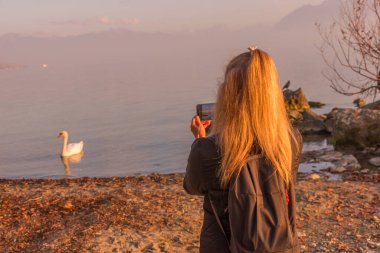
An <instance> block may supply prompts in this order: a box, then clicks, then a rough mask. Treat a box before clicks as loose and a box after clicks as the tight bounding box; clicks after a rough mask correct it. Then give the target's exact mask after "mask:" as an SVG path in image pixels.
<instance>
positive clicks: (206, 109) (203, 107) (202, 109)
mask: <svg viewBox="0 0 380 253" xmlns="http://www.w3.org/2000/svg"><path fill="white" fill-rule="evenodd" d="M214 113H215V103H207V104H198V105H197V115H198V116H199V118H200V119H201V120H211V119H212V118H213V117H214Z"/></svg>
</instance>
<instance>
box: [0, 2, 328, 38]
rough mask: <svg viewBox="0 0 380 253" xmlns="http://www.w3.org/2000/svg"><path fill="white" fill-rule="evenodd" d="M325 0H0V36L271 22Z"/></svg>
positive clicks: (170, 29)
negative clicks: (300, 8)
mask: <svg viewBox="0 0 380 253" xmlns="http://www.w3.org/2000/svg"><path fill="white" fill-rule="evenodd" d="M322 2H323V0H239V1H231V0H206V1H205V0H0V35H1V34H7V33H16V34H23V35H43V36H48V35H55V36H67V35H75V34H82V33H88V32H96V31H102V30H108V29H129V30H134V31H143V32H178V31H193V30H200V29H207V28H210V27H214V26H224V27H228V28H231V29H239V28H245V27H249V26H254V25H268V24H269V25H270V24H273V23H275V22H277V21H279V20H280V19H281V18H283V17H284V16H286V15H287V14H289V13H290V12H291V11H293V10H295V9H296V8H298V7H300V6H302V5H307V4H311V5H318V4H320V3H322Z"/></svg>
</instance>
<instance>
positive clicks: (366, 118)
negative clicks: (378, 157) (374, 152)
mask: <svg viewBox="0 0 380 253" xmlns="http://www.w3.org/2000/svg"><path fill="white" fill-rule="evenodd" d="M325 127H326V130H327V131H328V132H330V133H331V135H332V137H333V142H334V144H335V145H336V146H343V145H353V146H355V147H356V148H359V149H363V148H365V147H368V146H373V145H375V144H378V143H380V110H371V109H351V108H334V109H332V111H331V112H330V113H328V114H327V118H326V120H325Z"/></svg>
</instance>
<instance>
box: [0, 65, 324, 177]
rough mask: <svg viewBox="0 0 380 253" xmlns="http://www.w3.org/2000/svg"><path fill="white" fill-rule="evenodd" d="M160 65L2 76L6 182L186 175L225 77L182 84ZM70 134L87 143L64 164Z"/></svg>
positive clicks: (0, 135) (192, 78) (1, 169)
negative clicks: (198, 120)
mask: <svg viewBox="0 0 380 253" xmlns="http://www.w3.org/2000/svg"><path fill="white" fill-rule="evenodd" d="M155 68H158V71H156V72H155V73H161V74H159V75H158V74H155V75H147V74H146V73H144V72H143V71H141V70H138V69H137V68H136V69H133V68H132V69H131V68H130V67H126V66H124V65H123V64H110V65H106V66H104V65H100V64H96V63H94V64H92V65H87V66H60V67H59V68H58V67H54V66H49V67H48V68H40V67H28V68H21V69H15V70H2V71H0V105H1V106H0V115H1V127H0V178H21V177H24V178H49V177H52V178H60V177H65V176H66V174H68V173H69V174H70V176H71V177H81V176H96V177H108V176H125V175H135V174H142V173H148V172H161V173H166V172H183V171H184V170H185V166H186V159H187V155H188V152H189V149H190V145H191V143H192V141H193V137H192V135H191V133H190V131H189V121H190V118H191V117H192V115H193V114H194V112H195V104H196V103H202V102H212V101H214V98H215V93H216V89H217V85H216V83H217V81H216V80H217V78H216V77H215V78H209V79H208V78H204V77H200V76H198V75H197V73H191V72H190V73H185V72H183V73H179V74H182V75H183V76H187V77H188V78H187V79H183V80H182V79H181V81H178V80H179V79H178V78H176V77H173V76H171V71H172V70H169V69H167V67H165V66H155ZM213 76H215V75H213ZM64 129H65V130H67V131H68V132H69V134H70V139H69V142H77V141H80V140H83V141H84V143H85V145H84V156H83V157H82V160H81V162H80V163H74V162H72V161H71V162H70V161H68V163H67V161H65V162H66V164H64V163H63V161H61V159H60V156H59V153H60V149H61V143H62V140H61V139H57V135H58V132H59V131H61V130H64ZM318 145H319V144H318V142H317V143H314V144H313V143H312V144H311V146H312V147H314V148H315V146H317V147H318ZM320 145H322V146H324V145H325V144H323V143H322V144H320ZM309 146H310V145H309ZM311 146H310V147H311ZM307 149H309V148H307ZM65 169H66V170H65ZM68 169H69V172H68Z"/></svg>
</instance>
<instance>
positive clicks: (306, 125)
mask: <svg viewBox="0 0 380 253" xmlns="http://www.w3.org/2000/svg"><path fill="white" fill-rule="evenodd" d="M300 114H301V117H302V120H294V121H293V125H294V126H295V127H297V128H298V129H299V130H300V132H301V133H303V134H316V133H325V132H326V127H325V124H324V118H323V117H322V116H320V115H318V114H316V113H315V112H313V111H312V110H311V109H305V110H303V111H302V112H300Z"/></svg>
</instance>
